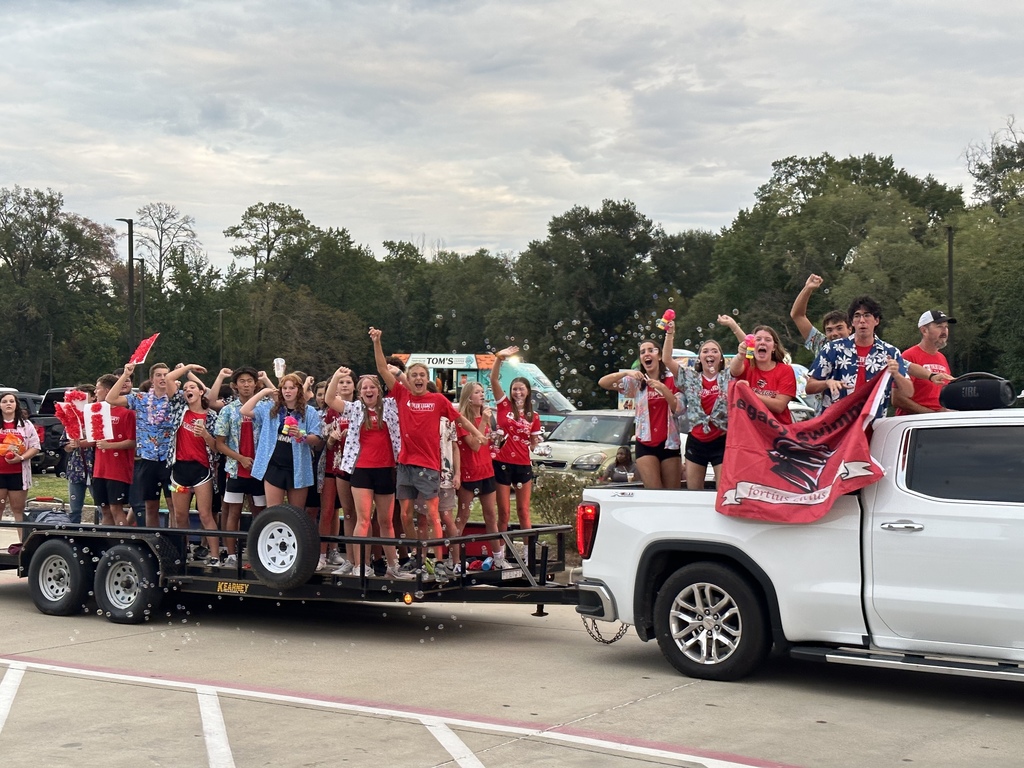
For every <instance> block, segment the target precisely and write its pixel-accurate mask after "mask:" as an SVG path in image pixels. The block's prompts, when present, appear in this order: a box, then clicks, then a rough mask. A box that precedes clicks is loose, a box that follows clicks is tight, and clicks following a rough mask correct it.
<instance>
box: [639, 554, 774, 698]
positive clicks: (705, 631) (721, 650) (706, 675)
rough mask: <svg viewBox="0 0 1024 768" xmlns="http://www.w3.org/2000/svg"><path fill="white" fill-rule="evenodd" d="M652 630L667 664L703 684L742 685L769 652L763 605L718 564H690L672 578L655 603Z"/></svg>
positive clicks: (742, 582)
mask: <svg viewBox="0 0 1024 768" xmlns="http://www.w3.org/2000/svg"><path fill="white" fill-rule="evenodd" d="M654 630H655V634H656V635H657V638H658V646H659V647H660V648H661V652H662V653H663V654H665V658H666V659H668V661H669V663H670V664H672V666H673V667H675V668H676V669H678V670H679V671H680V672H682V673H683V674H684V675H688V676H689V677H696V678H701V679H703V680H739V679H740V678H742V677H745V676H746V675H749V674H750V673H751V672H753V671H754V669H756V668H757V666H758V665H759V664H760V663H761V662H762V661H763V660H764V658H765V656H766V655H767V654H768V651H769V649H770V647H771V643H770V641H769V634H768V624H767V622H766V620H765V610H764V606H763V605H762V603H761V601H760V600H759V599H758V597H757V595H756V594H755V593H754V590H753V589H752V588H751V587H750V584H749V583H748V582H747V581H746V580H745V579H744V578H743V577H742V576H740V575H739V574H737V573H736V572H735V571H734V570H732V569H731V568H729V567H728V566H724V565H720V564H718V563H691V564H690V565H687V566H685V567H683V568H680V569H679V570H678V571H676V572H675V573H674V574H672V575H671V576H670V577H669V578H668V580H667V581H666V582H665V583H664V584H663V585H662V587H661V589H660V590H659V591H658V597H657V599H656V600H655V602H654Z"/></svg>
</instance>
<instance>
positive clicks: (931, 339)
mask: <svg viewBox="0 0 1024 768" xmlns="http://www.w3.org/2000/svg"><path fill="white" fill-rule="evenodd" d="M955 322H956V318H954V317H949V316H948V315H947V314H946V313H945V312H943V311H942V310H941V309H929V310H928V311H927V312H925V313H924V314H923V315H921V319H920V320H918V321H917V326H918V328H919V329H920V331H921V342H920V343H919V344H916V345H914V346H913V347H910V349H907V350H904V352H903V359H904V360H906V361H907V362H910V363H917V364H918V365H920V366H921V367H922V368H924V370H925V372H926V375H927V378H919V377H916V376H915V377H914V379H913V382H914V395H913V397H906V396H904V395H902V394H900V393H897V392H894V393H893V398H892V401H893V405H895V406H896V415H897V416H906V415H907V414H909V413H934V412H936V411H944V410H946V409H945V408H943V407H942V406H941V405H939V392H940V391H941V390H942V387H943V386H945V385H946V383H947V382H950V381H952V380H953V376H952V375H951V374H950V370H949V362H948V361H947V360H946V356H945V355H944V354H942V352H940V351H939V350H941V349H942V348H943V347H945V346H946V342H947V341H948V340H949V326H950V324H951V323H955ZM912 373H913V372H912Z"/></svg>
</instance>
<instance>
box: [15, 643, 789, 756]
mask: <svg viewBox="0 0 1024 768" xmlns="http://www.w3.org/2000/svg"><path fill="white" fill-rule="evenodd" d="M0 664H7V665H9V666H10V667H11V669H12V670H13V669H14V668H20V669H32V670H39V671H41V672H54V673H58V674H66V675H75V676H78V677H87V678H95V679H99V680H112V681H117V682H124V683H133V684H139V685H149V686H155V687H160V688H172V689H174V690H185V691H196V692H199V691H200V690H202V691H209V692H212V693H215V694H218V695H220V696H225V695H227V696H237V697H239V698H243V699H257V700H261V701H270V702H278V703H282V704H297V705H300V706H305V707H319V708H321V709H330V710H337V711H340V712H355V713H360V714H367V715H377V716H380V717H389V718H394V719H399V720H408V721H412V722H419V723H421V724H423V725H424V726H426V725H427V724H428V723H430V724H431V725H433V724H442V723H443V724H445V725H447V726H456V727H459V728H468V729H472V730H476V731H485V732H490V733H499V734H507V735H512V736H522V737H527V738H535V739H538V740H541V741H554V742H561V743H564V744H567V745H577V746H587V747H596V748H599V749H604V750H609V751H614V752H623V753H626V754H629V755H637V756H643V757H655V758H660V759H662V760H674V761H678V762H688V763H695V764H697V765H700V766H705V768H751V767H752V766H765V765H773V766H774V765H778V764H777V763H771V762H769V761H764V760H758V759H751V760H745V761H742V762H740V761H733V760H727V759H723V758H721V757H710V756H708V755H694V754H689V753H687V752H682V751H678V752H677V751H675V750H671V749H659V748H656V747H644V746H640V745H636V744H629V743H623V742H618V741H609V740H605V739H595V738H592V737H589V736H580V735H577V734H573V733H563V732H561V731H558V730H554V728H557V727H558V726H555V727H554V728H552V729H547V730H543V729H538V728H526V727H522V726H515V725H505V724H501V723H489V722H487V721H486V720H468V719H465V718H460V717H441V716H437V715H425V714H423V713H421V712H415V711H409V710H401V709H390V708H388V707H374V706H369V705H366V704H350V703H347V702H339V701H332V700H330V699H316V698H311V697H308V696H294V695H290V694H284V693H271V692H267V691H259V690H249V689H246V688H228V687H222V686H212V685H202V684H200V683H189V682H184V681H180V680H166V679H163V678H159V677H143V676H141V675H127V674H123V673H118V672H103V671H100V670H94V669H79V668H78V667H64V666H60V665H58V664H44V663H41V662H36V661H20V660H19V661H15V660H13V659H6V658H2V657H0ZM7 674H8V675H10V674H11V673H10V671H9V672H8V673H7ZM5 680H6V678H5ZM218 711H219V705H218ZM432 733H433V731H432ZM453 735H454V734H453ZM435 738H436V734H435ZM211 765H213V763H212V762H211ZM231 765H233V763H232V764H231Z"/></svg>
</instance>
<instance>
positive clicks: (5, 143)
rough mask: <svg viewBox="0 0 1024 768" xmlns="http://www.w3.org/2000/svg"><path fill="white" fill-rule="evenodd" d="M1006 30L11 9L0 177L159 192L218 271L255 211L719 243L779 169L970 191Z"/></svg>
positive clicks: (788, 16)
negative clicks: (619, 205)
mask: <svg viewBox="0 0 1024 768" xmlns="http://www.w3.org/2000/svg"><path fill="white" fill-rule="evenodd" d="M1022 30H1024V5H1021V6H1017V5H1016V4H1011V3H985V2H982V3H973V4H969V5H965V4H964V3H963V2H959V1H958V2H953V1H952V0H936V1H935V2H913V1H912V0H904V2H899V3H893V2H891V0H887V1H886V2H875V1H874V0H858V2H849V1H847V2H842V3H838V2H829V1H827V0H820V1H819V2H807V1H806V0H804V1H803V2H796V1H795V0H792V1H791V0H769V1H768V2H765V0H732V2H729V3H716V2H710V3H699V4H698V3H691V2H686V1H685V0H648V1H644V0H641V1H640V2H630V3H625V2H611V1H610V0H582V1H577V0H559V1H558V2H555V1H551V2H538V1H525V2H518V1H516V0H505V2H500V3H499V2H486V1H481V2H468V1H465V2H464V1H462V0H448V1H446V0H421V1H420V2H384V1H378V0H364V1H357V0H348V1H346V2H341V1H340V0H339V1H338V2H327V1H326V0H323V1H321V2H313V1H312V0H286V1H282V0H269V1H268V2H232V1H231V0H216V2H214V1H213V0H207V1H206V2H189V1H187V0H179V1H175V0H160V2H147V1H143V0H135V1H133V2H127V1H125V2H117V1H116V0H107V1H106V2H104V1H102V0H75V1H73V2H72V1H70V0H64V1H60V0H49V1H42V0H39V1H38V2H28V1H26V0H21V1H20V2H15V1H12V0H0V186H6V187H12V186H14V185H15V184H18V185H21V186H23V187H40V188H45V187H51V188H53V189H55V190H57V191H60V192H62V193H63V194H64V196H65V201H66V207H67V208H68V209H69V210H72V211H75V212H77V213H80V214H82V215H84V216H87V217H89V218H92V219H94V220H97V221H101V222H105V223H110V224H115V225H116V224H117V222H115V221H114V219H115V218H117V217H128V216H132V215H133V213H134V211H135V210H136V209H137V208H139V207H140V206H142V205H145V204H146V203H149V202H157V201H162V202H167V203H170V204H173V205H175V206H177V207H178V208H179V209H180V210H181V211H183V212H185V213H187V214H190V215H192V216H194V217H195V219H196V225H197V227H196V228H197V231H198V233H199V235H200V237H201V239H202V241H203V244H204V246H205V247H206V249H207V250H208V252H209V255H210V257H211V259H212V260H213V261H214V263H215V264H217V265H218V266H224V265H226V264H227V263H228V262H229V260H230V253H229V250H228V249H229V247H230V245H231V243H230V242H229V241H227V240H226V239H225V238H224V237H223V235H222V232H223V230H224V228H225V227H228V226H231V225H232V224H236V223H238V221H239V219H240V216H241V214H242V212H243V211H244V210H245V208H247V207H248V206H249V205H252V204H253V203H256V202H271V201H274V202H280V203H286V204H289V205H292V206H295V207H297V208H299V209H301V210H302V211H303V212H304V213H305V214H306V216H307V217H308V218H309V219H310V220H311V221H312V222H313V223H315V224H317V225H319V226H322V227H328V226H337V227H345V228H347V229H348V230H349V231H350V232H351V234H352V236H353V238H354V240H355V241H356V242H357V243H361V244H364V245H367V246H369V247H370V248H372V249H373V250H374V251H375V252H376V253H378V255H379V254H381V253H382V251H383V249H382V248H381V242H382V241H384V240H387V239H407V240H412V241H414V242H417V243H424V244H425V245H426V246H427V249H428V250H429V249H430V248H431V247H433V246H436V245H437V244H441V245H442V246H443V247H445V248H449V249H453V250H460V251H472V250H475V249H476V248H480V247H483V248H488V249H491V250H492V251H512V252H517V251H519V250H521V249H522V248H524V247H525V246H526V245H527V244H528V243H529V242H530V241H531V240H533V239H543V237H544V236H545V235H546V227H547V223H548V221H549V220H550V219H551V217H552V216H555V215H558V214H561V213H563V212H565V211H566V210H568V209H569V208H571V207H572V206H574V205H588V206H599V205H600V203H601V200H603V199H605V198H612V199H623V198H628V199H630V200H633V201H634V202H635V203H636V204H637V207H638V208H639V210H640V211H641V212H643V213H645V214H646V215H648V216H650V217H651V218H653V219H654V220H655V221H657V222H660V223H661V224H662V225H663V226H664V227H665V228H666V230H668V231H670V232H673V231H679V230H682V229H686V228H691V227H701V228H710V229H718V228H720V227H722V226H726V225H728V224H729V223H730V222H731V221H732V219H733V217H734V216H735V215H736V213H737V211H738V210H740V209H741V208H744V207H747V206H749V205H750V204H751V202H752V200H753V193H754V191H755V189H756V188H757V186H758V185H760V184H762V183H763V182H764V181H765V180H766V179H767V178H768V176H769V174H770V172H771V163H772V162H773V161H774V160H777V159H780V158H783V157H786V156H788V155H800V156H811V155H816V154H819V153H821V152H830V153H832V154H833V155H836V156H846V155H849V154H863V153H868V152H871V153H875V154H878V155H890V154H891V155H893V157H894V159H895V161H896V163H897V165H898V166H901V167H904V168H906V169H907V170H909V171H910V172H912V173H914V174H918V175H925V174H929V173H931V174H933V175H934V176H936V177H937V178H938V179H940V180H941V181H944V182H946V183H949V184H962V185H964V187H965V189H966V190H967V191H970V182H969V177H968V176H967V173H966V170H965V168H964V159H963V152H964V149H965V148H966V147H967V145H968V144H969V143H971V142H979V141H981V142H984V141H985V140H986V139H987V137H988V136H989V135H990V134H991V133H992V132H994V131H997V130H999V129H1000V128H1001V127H1003V126H1004V125H1005V122H1006V119H1007V117H1008V116H1009V115H1011V114H1015V113H1016V114H1020V115H1021V116H1022V118H1024V108H1022V103H1024V78H1022V77H1021V73H1022V72H1024V44H1022V42H1021V32H1022ZM118 226H121V225H118ZM123 247H124V246H123V245H122V248H123Z"/></svg>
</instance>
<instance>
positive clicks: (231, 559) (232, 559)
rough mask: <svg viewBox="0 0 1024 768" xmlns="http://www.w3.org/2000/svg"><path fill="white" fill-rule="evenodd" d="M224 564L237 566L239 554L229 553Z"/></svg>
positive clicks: (231, 566)
mask: <svg viewBox="0 0 1024 768" xmlns="http://www.w3.org/2000/svg"><path fill="white" fill-rule="evenodd" d="M224 565H226V566H227V567H228V568H234V567H236V566H237V565H238V556H237V555H228V556H227V557H225V558H224Z"/></svg>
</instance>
